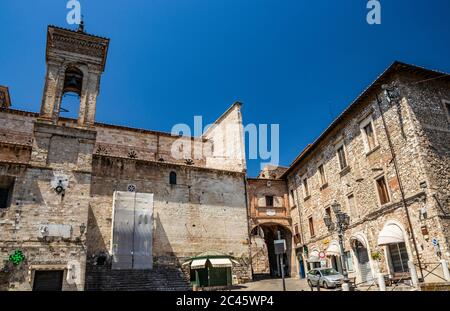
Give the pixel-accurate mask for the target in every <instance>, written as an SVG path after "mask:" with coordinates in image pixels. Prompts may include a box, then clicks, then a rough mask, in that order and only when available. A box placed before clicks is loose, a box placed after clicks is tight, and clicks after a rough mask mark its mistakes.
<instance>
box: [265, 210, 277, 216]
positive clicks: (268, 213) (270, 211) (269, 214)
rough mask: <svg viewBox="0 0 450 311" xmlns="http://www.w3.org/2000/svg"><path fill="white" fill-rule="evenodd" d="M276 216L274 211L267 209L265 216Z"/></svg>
mask: <svg viewBox="0 0 450 311" xmlns="http://www.w3.org/2000/svg"><path fill="white" fill-rule="evenodd" d="M276 214H277V212H276V211H275V210H273V209H268V210H267V211H266V215H267V216H275V215H276Z"/></svg>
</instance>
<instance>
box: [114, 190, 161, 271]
mask: <svg viewBox="0 0 450 311" xmlns="http://www.w3.org/2000/svg"><path fill="white" fill-rule="evenodd" d="M152 214H153V194H148V193H135V192H121V191H116V192H115V193H114V208H113V219H114V220H113V233H112V234H113V237H112V252H111V253H112V255H113V262H112V269H114V270H127V269H152V268H153V260H152Z"/></svg>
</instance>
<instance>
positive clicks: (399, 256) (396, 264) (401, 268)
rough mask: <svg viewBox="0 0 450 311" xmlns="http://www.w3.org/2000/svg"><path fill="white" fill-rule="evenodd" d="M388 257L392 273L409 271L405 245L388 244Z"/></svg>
mask: <svg viewBox="0 0 450 311" xmlns="http://www.w3.org/2000/svg"><path fill="white" fill-rule="evenodd" d="M389 255H390V257H391V264H392V268H393V270H394V273H399V272H408V271H409V268H408V260H409V259H408V252H407V250H406V244H405V243H397V244H389Z"/></svg>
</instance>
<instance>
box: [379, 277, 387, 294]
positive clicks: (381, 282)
mask: <svg viewBox="0 0 450 311" xmlns="http://www.w3.org/2000/svg"><path fill="white" fill-rule="evenodd" d="M378 287H379V289H380V292H385V291H386V283H385V281H384V274H383V273H378Z"/></svg>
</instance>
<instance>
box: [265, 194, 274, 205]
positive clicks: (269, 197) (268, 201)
mask: <svg viewBox="0 0 450 311" xmlns="http://www.w3.org/2000/svg"><path fill="white" fill-rule="evenodd" d="M266 206H268V207H273V196H272V195H266Z"/></svg>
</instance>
